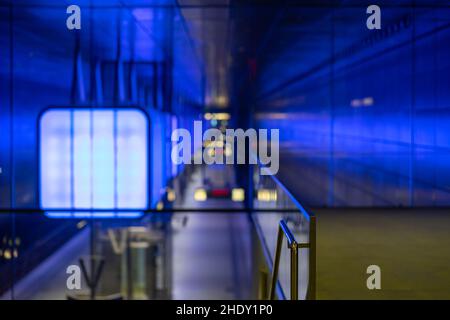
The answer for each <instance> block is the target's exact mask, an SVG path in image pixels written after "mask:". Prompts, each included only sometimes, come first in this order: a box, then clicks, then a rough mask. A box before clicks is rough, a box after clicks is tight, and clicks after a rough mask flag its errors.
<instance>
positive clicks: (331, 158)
mask: <svg viewBox="0 0 450 320" xmlns="http://www.w3.org/2000/svg"><path fill="white" fill-rule="evenodd" d="M335 9H336V7H335V6H334V4H333V7H332V9H331V41H330V51H331V52H330V54H331V61H330V62H331V63H330V89H329V90H330V91H329V94H330V124H329V125H330V128H329V130H330V131H329V144H330V146H329V159H328V201H327V202H328V205H329V206H330V207H332V206H333V205H334V171H335V168H334V166H335V163H334V121H335V118H334V114H335V99H334V64H335V43H334V42H335V23H336V19H335V14H336V12H335Z"/></svg>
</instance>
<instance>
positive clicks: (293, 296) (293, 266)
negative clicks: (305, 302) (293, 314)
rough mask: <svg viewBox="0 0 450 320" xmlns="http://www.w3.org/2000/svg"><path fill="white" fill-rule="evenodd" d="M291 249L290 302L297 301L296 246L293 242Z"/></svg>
mask: <svg viewBox="0 0 450 320" xmlns="http://www.w3.org/2000/svg"><path fill="white" fill-rule="evenodd" d="M290 249H291V300H298V246H297V242H293V243H292V244H291V246H290Z"/></svg>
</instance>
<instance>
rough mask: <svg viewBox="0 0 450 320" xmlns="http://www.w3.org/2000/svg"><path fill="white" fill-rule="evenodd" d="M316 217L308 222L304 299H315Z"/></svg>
mask: <svg viewBox="0 0 450 320" xmlns="http://www.w3.org/2000/svg"><path fill="white" fill-rule="evenodd" d="M316 230H317V229H316V217H315V216H312V217H311V219H310V222H309V276H308V278H309V282H308V292H307V294H306V299H308V300H315V299H316V277H317V275H316V258H317V257H316V252H317V251H316V250H317V247H316V238H317V234H316Z"/></svg>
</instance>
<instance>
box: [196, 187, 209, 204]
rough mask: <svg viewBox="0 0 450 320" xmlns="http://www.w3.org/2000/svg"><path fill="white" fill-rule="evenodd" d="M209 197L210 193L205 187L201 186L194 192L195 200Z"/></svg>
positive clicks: (204, 199) (203, 199)
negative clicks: (208, 193)
mask: <svg viewBox="0 0 450 320" xmlns="http://www.w3.org/2000/svg"><path fill="white" fill-rule="evenodd" d="M206 199H208V195H207V193H206V190H205V189H202V188H199V189H197V190H195V192H194V200H195V201H206Z"/></svg>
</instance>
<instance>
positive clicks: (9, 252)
mask: <svg viewBox="0 0 450 320" xmlns="http://www.w3.org/2000/svg"><path fill="white" fill-rule="evenodd" d="M4 257H5V259H6V260H9V259H11V251H9V249H6V250H5V252H4Z"/></svg>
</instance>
